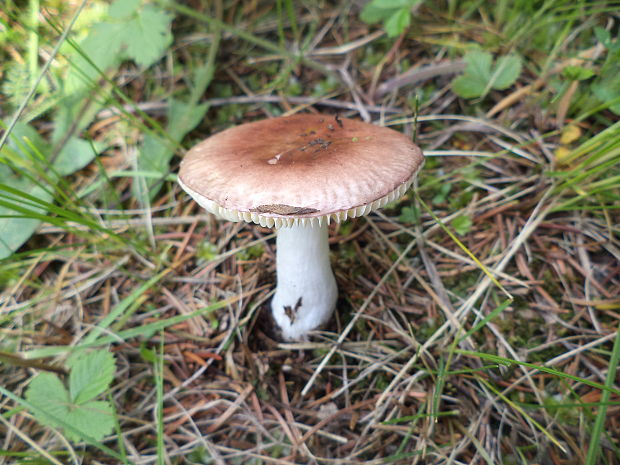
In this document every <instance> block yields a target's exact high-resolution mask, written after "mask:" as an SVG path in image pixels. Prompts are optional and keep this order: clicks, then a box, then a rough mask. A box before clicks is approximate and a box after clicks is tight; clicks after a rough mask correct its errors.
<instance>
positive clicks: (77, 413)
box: [64, 401, 115, 441]
mask: <svg viewBox="0 0 620 465" xmlns="http://www.w3.org/2000/svg"><path fill="white" fill-rule="evenodd" d="M64 420H65V421H66V422H67V423H68V424H70V425H71V426H73V427H74V428H75V429H77V430H79V431H81V432H84V433H85V434H86V435H88V436H90V437H91V438H93V439H95V440H96V441H101V440H102V439H103V438H104V437H105V436H106V435H107V434H110V433H111V432H112V430H113V429H114V424H115V420H114V411H113V409H112V406H111V405H110V403H109V402H104V401H94V402H87V403H85V404H82V405H80V406H79V407H78V408H73V409H71V410H70V411H69V413H68V414H67V416H66V418H65V419H64ZM65 434H66V435H67V437H68V438H69V439H71V440H73V441H79V440H80V439H82V438H81V436H79V435H77V434H75V433H74V432H73V431H70V430H68V429H67V430H65Z"/></svg>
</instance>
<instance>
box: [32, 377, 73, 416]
mask: <svg viewBox="0 0 620 465" xmlns="http://www.w3.org/2000/svg"><path fill="white" fill-rule="evenodd" d="M26 400H27V401H28V402H30V403H31V404H32V405H33V406H34V407H36V408H37V410H36V411H34V412H32V413H33V414H34V416H35V418H36V419H37V421H39V423H41V424H43V425H48V426H56V425H57V423H55V422H54V419H56V418H63V419H64V418H66V417H67V415H68V413H69V407H70V403H69V393H68V392H67V390H66V389H65V387H64V385H63V384H62V381H60V379H59V378H58V376H56V375H54V374H52V373H41V374H40V375H38V376H37V377H36V378H34V379H33V380H32V381H31V382H30V385H29V386H28V390H27V391H26Z"/></svg>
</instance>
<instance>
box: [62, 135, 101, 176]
mask: <svg viewBox="0 0 620 465" xmlns="http://www.w3.org/2000/svg"><path fill="white" fill-rule="evenodd" d="M101 148H102V146H101V144H98V143H91V142H89V141H87V140H84V139H79V138H77V137H72V138H71V139H69V140H68V141H67V143H66V144H65V146H64V147H63V149H62V150H61V151H60V153H59V154H58V157H56V160H54V169H55V170H56V171H57V172H58V174H60V175H61V176H67V175H69V174H71V173H74V172H75V171H77V170H81V169H82V168H84V167H85V166H86V165H88V164H89V163H90V162H91V161H93V159H94V158H95V156H97V153H99V151H100V150H101Z"/></svg>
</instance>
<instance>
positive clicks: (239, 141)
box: [178, 114, 424, 340]
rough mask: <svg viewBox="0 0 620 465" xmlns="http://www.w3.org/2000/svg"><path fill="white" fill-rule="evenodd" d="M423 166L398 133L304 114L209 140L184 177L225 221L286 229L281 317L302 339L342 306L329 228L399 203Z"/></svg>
mask: <svg viewBox="0 0 620 465" xmlns="http://www.w3.org/2000/svg"><path fill="white" fill-rule="evenodd" d="M423 161H424V157H423V155H422V152H421V150H420V149H419V148H418V147H417V146H416V145H415V144H414V143H413V142H412V141H411V140H410V139H409V138H408V137H406V136H405V135H403V134H401V133H399V132H397V131H394V130H392V129H388V128H385V127H381V126H376V125H373V124H368V123H363V122H360V121H357V120H352V119H346V118H339V117H338V116H336V117H335V118H334V117H333V116H327V115H316V114H298V115H293V116H286V117H278V118H272V119H267V120H262V121H257V122H253V123H246V124H242V125H240V126H236V127H233V128H230V129H227V130H225V131H222V132H220V133H218V134H216V135H214V136H211V137H209V138H208V139H206V140H204V141H203V142H201V143H199V144H198V145H196V146H195V147H194V148H192V149H191V150H190V151H189V152H188V153H187V155H186V156H185V157H184V159H183V161H182V163H181V169H180V171H179V176H178V180H179V184H180V185H181V187H182V188H183V189H185V191H187V192H188V193H189V194H190V195H191V196H192V197H193V198H194V200H195V201H196V202H197V203H198V204H199V205H201V206H202V207H203V208H205V209H206V210H207V211H209V212H211V213H214V214H215V215H217V216H219V217H222V218H225V219H227V220H230V221H242V220H243V221H247V222H254V223H257V224H260V225H261V226H265V227H275V228H276V229H277V239H276V247H277V259H276V272H277V287H276V291H275V294H274V297H273V300H272V302H271V309H272V313H273V318H274V320H275V322H276V323H277V324H278V326H279V327H280V329H281V330H282V335H283V337H284V338H285V339H287V340H303V339H306V338H307V337H308V334H309V332H310V331H313V330H315V329H317V328H318V327H319V326H321V325H323V324H325V323H326V322H327V321H328V320H329V318H330V316H331V315H332V313H333V311H334V308H335V305H336V298H337V295H338V291H337V287H336V280H335V278H334V274H333V273H332V270H331V266H330V260H329V245H328V234H327V226H328V225H329V224H330V222H331V221H335V222H338V223H339V222H341V221H344V220H346V219H347V218H353V217H358V216H362V215H366V214H368V213H369V212H371V211H373V210H376V209H378V208H381V207H383V206H384V205H385V204H387V203H388V202H391V201H393V200H395V199H397V198H400V197H401V196H402V195H403V194H404V193H405V191H406V190H407V189H409V188H410V187H411V185H412V184H413V181H414V179H415V176H416V174H417V172H418V170H419V169H420V167H421V166H422V163H423Z"/></svg>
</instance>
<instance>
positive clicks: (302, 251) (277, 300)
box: [271, 224, 338, 340]
mask: <svg viewBox="0 0 620 465" xmlns="http://www.w3.org/2000/svg"><path fill="white" fill-rule="evenodd" d="M276 247H277V260H276V270H277V273H278V287H277V289H276V292H275V295H274V296H273V300H272V301H271V311H272V312H273V318H274V320H275V321H276V323H277V324H278V325H279V326H280V329H282V334H283V336H284V337H285V338H286V339H288V340H300V339H305V338H306V337H307V333H308V332H309V331H312V330H314V329H316V328H318V327H319V326H320V325H322V324H323V323H326V322H327V320H328V319H329V317H330V316H331V314H332V312H333V311H334V307H335V306H336V298H337V297H338V289H337V288H336V279H335V278H334V274H333V273H332V269H331V266H330V263H329V244H328V242H327V225H326V224H323V225H322V226H316V225H315V226H291V227H285V228H280V229H279V230H278V236H277V240H276Z"/></svg>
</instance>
